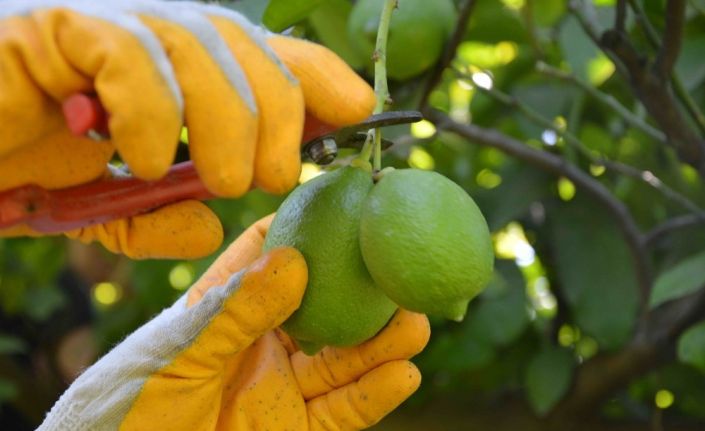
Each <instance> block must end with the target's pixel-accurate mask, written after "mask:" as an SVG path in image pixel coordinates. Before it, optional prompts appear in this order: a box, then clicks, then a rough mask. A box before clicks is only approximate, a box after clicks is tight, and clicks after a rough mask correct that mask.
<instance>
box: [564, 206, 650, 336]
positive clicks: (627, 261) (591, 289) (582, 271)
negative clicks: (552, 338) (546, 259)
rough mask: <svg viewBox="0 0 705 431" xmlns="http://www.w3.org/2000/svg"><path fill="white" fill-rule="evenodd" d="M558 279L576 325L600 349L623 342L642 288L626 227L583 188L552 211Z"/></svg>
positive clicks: (632, 323)
mask: <svg viewBox="0 0 705 431" xmlns="http://www.w3.org/2000/svg"><path fill="white" fill-rule="evenodd" d="M551 220H552V222H551V223H552V224H551V230H552V232H551V241H552V244H553V252H552V254H553V255H554V256H555V264H556V269H557V276H558V281H559V282H560V283H559V284H560V287H561V289H562V290H563V293H564V296H565V298H566V300H567V302H568V305H569V306H570V308H571V310H572V315H573V316H574V319H575V322H576V323H577V325H578V326H579V327H580V328H581V329H582V330H583V331H584V332H585V333H587V334H588V335H591V336H592V337H594V338H595V339H596V340H597V342H598V343H599V344H600V347H601V348H604V349H607V350H612V349H616V348H618V347H620V346H621V345H622V344H623V343H624V342H625V341H626V340H627V339H628V337H629V336H630V334H631V333H632V329H633V327H634V323H635V319H636V313H637V309H638V303H639V293H638V287H637V281H636V274H635V271H634V265H633V263H632V257H631V253H630V251H629V249H628V247H627V245H626V243H625V241H624V237H623V235H622V232H621V231H620V230H619V229H618V228H617V226H616V225H615V222H614V221H613V220H612V218H611V217H609V216H608V215H607V214H606V213H605V212H604V211H603V210H602V208H601V207H599V206H597V204H596V203H595V202H594V201H592V200H589V199H587V198H586V197H585V196H583V195H582V194H581V193H578V194H577V195H576V197H575V198H574V199H573V200H572V201H571V202H570V203H568V204H563V205H561V206H559V207H558V208H556V210H555V211H554V212H553V214H551Z"/></svg>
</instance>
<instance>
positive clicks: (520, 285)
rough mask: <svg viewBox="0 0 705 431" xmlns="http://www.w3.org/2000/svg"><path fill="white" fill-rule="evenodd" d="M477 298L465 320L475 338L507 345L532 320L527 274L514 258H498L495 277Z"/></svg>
mask: <svg viewBox="0 0 705 431" xmlns="http://www.w3.org/2000/svg"><path fill="white" fill-rule="evenodd" d="M476 301H477V302H476V304H477V305H474V306H473V305H471V309H470V310H469V311H468V317H467V318H466V320H465V331H466V332H467V333H468V335H469V336H471V337H473V338H476V339H478V340H482V341H485V342H487V343H490V344H491V345H495V346H506V345H507V344H509V343H511V342H513V341H514V340H515V339H516V338H517V337H518V336H519V335H521V333H522V331H523V330H524V328H526V326H527V325H528V323H529V317H528V315H527V312H526V310H527V307H526V290H525V281H524V276H523V275H522V274H521V272H520V271H519V268H517V266H516V264H515V263H514V261H511V260H497V261H496V262H495V274H494V278H493V280H492V281H491V282H490V284H489V285H488V286H487V288H486V289H485V291H484V292H482V294H481V295H480V296H479V297H478V298H477V300H476Z"/></svg>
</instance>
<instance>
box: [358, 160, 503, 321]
mask: <svg viewBox="0 0 705 431" xmlns="http://www.w3.org/2000/svg"><path fill="white" fill-rule="evenodd" d="M360 249H361V250H362V257H363V259H364V261H365V264H366V266H367V268H368V270H369V271H370V274H371V275H372V278H373V279H374V281H375V283H376V284H377V285H378V286H379V287H380V288H381V289H382V290H384V292H385V293H386V294H387V295H388V296H389V297H390V298H391V299H392V300H393V301H395V302H396V303H397V304H399V305H400V306H401V307H403V308H406V309H408V310H412V311H417V312H421V313H429V314H436V315H441V316H444V317H447V318H449V319H453V320H458V321H459V320H462V319H463V317H464V316H465V312H466V309H467V305H468V302H469V301H470V299H472V298H473V297H475V296H476V295H477V294H478V293H480V291H481V290H482V289H483V288H484V286H485V285H486V283H487V282H488V281H489V280H490V277H491V276H492V271H493V269H492V268H493V263H494V253H493V248H492V241H491V239H490V234H489V229H488V228H487V222H486V221H485V218H484V217H483V216H482V213H481V212H480V210H479V208H478V207H477V205H476V204H475V202H474V201H473V200H472V198H471V197H470V196H468V194H467V193H465V191H464V190H463V189H462V188H461V187H460V186H458V185H457V184H455V183H454V182H452V181H451V180H449V179H448V178H446V177H444V176H443V175H440V174H438V173H436V172H430V171H422V170H418V169H400V170H394V171H391V172H389V173H387V174H386V175H384V176H383V177H382V179H381V180H380V181H379V182H378V183H377V184H376V185H375V186H374V188H373V189H372V191H371V192H370V193H369V195H368V196H367V199H366V200H365V204H364V206H363V208H362V216H361V218H360Z"/></svg>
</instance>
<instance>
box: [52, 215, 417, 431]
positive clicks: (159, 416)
mask: <svg viewBox="0 0 705 431" xmlns="http://www.w3.org/2000/svg"><path fill="white" fill-rule="evenodd" d="M271 218H272V217H271V216H270V217H268V218H265V219H263V220H261V221H260V222H258V223H256V224H255V225H253V226H252V227H251V228H250V229H248V230H247V231H246V232H245V233H243V235H241V236H240V238H238V240H236V241H235V242H234V243H233V244H232V245H231V246H230V247H229V248H228V250H227V251H226V252H225V253H223V254H222V255H221V256H220V257H219V258H218V259H217V260H216V262H215V263H214V264H213V265H212V266H211V268H210V269H209V270H208V271H207V272H206V273H205V274H204V275H203V276H202V277H201V278H200V279H199V281H198V282H197V283H196V284H195V285H194V286H193V287H192V288H191V289H190V290H189V292H188V293H187V294H186V295H184V296H183V297H182V298H181V299H180V300H179V301H177V302H176V303H175V304H174V305H173V306H172V307H171V308H169V309H167V310H165V311H164V312H162V313H161V314H160V315H158V316H157V317H156V318H154V319H153V320H152V321H151V322H149V323H147V324H146V325H145V326H143V327H142V328H140V329H139V330H137V331H136V332H135V333H133V334H132V335H130V336H129V337H128V338H127V339H126V340H125V341H123V342H122V343H121V344H119V345H118V346H117V347H115V348H114V349H113V350H112V351H111V352H109V353H108V354H107V355H106V356H104V357H103V358H101V359H100V360H99V361H98V362H97V363H96V364H95V365H93V366H92V367H91V368H89V369H88V370H87V371H85V372H84V373H83V374H82V375H81V376H80V377H79V378H78V379H77V380H76V381H75V382H74V383H73V385H72V386H71V387H70V388H69V389H68V390H67V391H66V393H65V394H64V395H63V396H62V397H61V399H60V400H59V401H58V402H57V403H56V405H55V406H54V407H53V408H52V410H51V412H50V413H49V415H48V416H47V418H46V420H45V422H44V423H43V424H42V425H41V426H40V428H39V429H40V430H71V431H83V430H115V429H120V430H144V429H168V430H189V431H191V430H231V431H232V430H235V431H237V430H240V431H243V430H244V431H249V430H272V431H276V430H295V431H306V430H360V429H365V428H367V427H369V426H371V425H373V424H374V423H376V422H378V421H379V420H380V419H381V418H382V417H384V416H385V415H386V414H387V413H389V412H390V411H391V410H393V409H394V408H395V407H397V406H398V405H399V404H400V403H401V402H402V401H404V400H405V399H406V398H407V397H408V396H409V395H411V394H412V393H413V392H414V391H415V390H416V388H417V387H418V385H419V382H420V375H419V373H418V370H417V369H416V368H415V367H414V366H413V364H411V363H410V362H408V360H407V359H408V358H410V357H411V356H413V355H415V354H416V353H418V352H419V351H421V350H422V349H423V347H424V346H425V345H426V343H427V341H428V338H429V335H430V332H429V331H430V329H429V324H428V320H427V319H426V317H425V316H423V315H420V314H416V313H411V312H407V311H403V310H400V311H399V312H398V313H397V315H396V316H394V318H393V319H392V320H391V321H390V323H389V324H388V325H387V327H386V328H385V329H383V330H382V331H381V332H380V333H379V334H378V335H377V336H376V337H374V338H373V339H371V340H369V341H367V342H365V343H363V344H361V345H360V346H357V347H351V348H328V347H327V348H325V349H323V350H322V351H321V352H319V353H318V354H317V355H315V356H306V355H304V354H303V353H302V352H300V351H297V349H296V347H295V346H294V344H293V343H292V341H291V340H290V339H289V337H287V336H286V334H284V333H283V332H282V331H280V330H279V329H276V328H277V326H278V325H280V324H281V323H282V322H283V321H284V320H286V318H287V317H288V316H289V315H290V314H291V313H292V312H293V311H294V310H295V309H296V308H297V307H298V306H299V304H300V301H301V298H302V295H303V292H304V289H305V286H306V283H307V270H306V264H305V261H304V259H303V257H302V256H301V254H300V253H299V252H297V251H296V250H294V249H291V248H280V249H275V250H272V251H271V252H269V253H268V254H266V255H264V256H261V257H259V254H260V250H261V247H262V243H263V240H264V235H265V234H266V231H267V228H268V226H269V223H270V222H271Z"/></svg>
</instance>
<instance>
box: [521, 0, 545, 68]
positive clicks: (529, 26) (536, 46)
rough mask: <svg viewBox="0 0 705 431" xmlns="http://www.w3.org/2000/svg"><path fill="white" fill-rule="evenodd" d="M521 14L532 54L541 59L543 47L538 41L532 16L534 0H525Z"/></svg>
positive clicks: (534, 20)
mask: <svg viewBox="0 0 705 431" xmlns="http://www.w3.org/2000/svg"><path fill="white" fill-rule="evenodd" d="M521 15H522V17H523V18H524V22H525V23H526V33H527V36H528V39H529V44H530V45H531V49H532V50H533V51H534V56H535V57H536V58H537V59H539V60H541V59H543V58H544V53H543V49H542V48H541V44H540V43H539V38H538V36H537V34H538V32H537V31H536V19H535V18H534V0H526V3H525V4H524V7H523V8H522V10H521Z"/></svg>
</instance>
